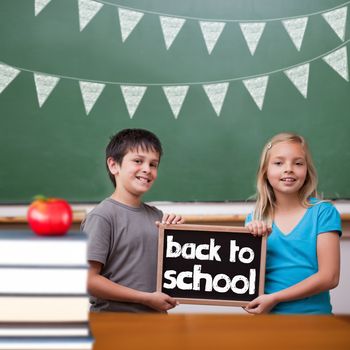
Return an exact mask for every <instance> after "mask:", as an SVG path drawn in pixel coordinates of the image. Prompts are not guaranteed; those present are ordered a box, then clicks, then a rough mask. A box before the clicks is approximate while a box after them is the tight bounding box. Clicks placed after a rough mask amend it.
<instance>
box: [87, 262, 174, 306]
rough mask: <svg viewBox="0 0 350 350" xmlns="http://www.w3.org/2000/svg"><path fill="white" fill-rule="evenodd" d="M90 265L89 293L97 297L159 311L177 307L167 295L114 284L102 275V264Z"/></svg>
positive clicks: (94, 263) (91, 263)
mask: <svg viewBox="0 0 350 350" xmlns="http://www.w3.org/2000/svg"><path fill="white" fill-rule="evenodd" d="M89 265H90V267H89V272H88V291H89V293H90V294H91V295H93V296H95V297H98V298H101V299H109V300H117V301H122V302H129V303H138V304H143V305H146V306H148V307H150V308H152V309H155V310H157V311H167V310H170V309H172V308H173V307H175V306H176V305H177V301H176V300H175V299H174V298H171V297H170V296H169V295H167V294H164V293H160V292H154V293H147V292H141V291H138V290H135V289H132V288H128V287H124V286H122V285H120V284H118V283H115V282H112V281H111V280H109V279H108V278H106V277H104V276H102V275H100V272H101V269H102V266H103V264H101V263H100V262H97V261H89Z"/></svg>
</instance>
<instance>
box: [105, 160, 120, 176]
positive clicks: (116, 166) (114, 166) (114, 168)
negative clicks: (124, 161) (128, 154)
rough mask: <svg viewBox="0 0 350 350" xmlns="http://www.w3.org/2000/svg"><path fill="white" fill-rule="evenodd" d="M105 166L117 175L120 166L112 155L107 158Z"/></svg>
mask: <svg viewBox="0 0 350 350" xmlns="http://www.w3.org/2000/svg"><path fill="white" fill-rule="evenodd" d="M107 166H108V169H109V171H110V172H111V174H113V175H118V173H119V169H120V166H119V164H118V163H117V162H116V161H115V160H114V159H113V158H112V157H108V158H107Z"/></svg>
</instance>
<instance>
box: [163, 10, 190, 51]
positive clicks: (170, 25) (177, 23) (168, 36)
mask: <svg viewBox="0 0 350 350" xmlns="http://www.w3.org/2000/svg"><path fill="white" fill-rule="evenodd" d="M159 20H160V25H161V27H162V31H163V36H164V41H165V46H166V49H167V50H169V48H170V46H171V44H172V43H173V41H174V40H175V38H176V36H177V35H178V34H179V32H180V30H181V28H182V26H183V25H184V23H185V19H183V18H175V17H164V16H159Z"/></svg>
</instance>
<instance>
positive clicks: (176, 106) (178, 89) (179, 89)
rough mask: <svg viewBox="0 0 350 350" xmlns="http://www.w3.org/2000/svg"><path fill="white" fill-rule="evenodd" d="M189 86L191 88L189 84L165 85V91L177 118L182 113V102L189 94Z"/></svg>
mask: <svg viewBox="0 0 350 350" xmlns="http://www.w3.org/2000/svg"><path fill="white" fill-rule="evenodd" d="M188 88H189V86H188V85H182V86H163V91H164V93H165V96H166V98H167V100H168V102H169V105H170V108H171V110H172V112H173V114H174V117H175V119H177V117H178V115H179V113H180V110H181V107H182V104H183V102H184V100H185V97H186V95H187V91H188Z"/></svg>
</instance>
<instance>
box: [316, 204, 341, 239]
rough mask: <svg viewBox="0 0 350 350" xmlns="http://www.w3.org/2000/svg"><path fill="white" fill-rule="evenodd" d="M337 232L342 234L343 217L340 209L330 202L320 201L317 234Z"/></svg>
mask: <svg viewBox="0 0 350 350" xmlns="http://www.w3.org/2000/svg"><path fill="white" fill-rule="evenodd" d="M330 231H333V232H337V233H338V234H339V236H341V235H342V228H341V218H340V214H339V212H338V210H337V209H336V208H335V207H334V206H333V205H332V204H330V203H325V202H323V203H320V209H319V212H318V220H317V234H320V233H325V232H330Z"/></svg>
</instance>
